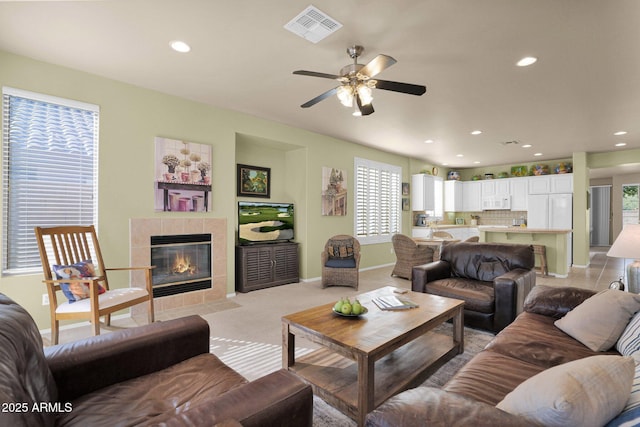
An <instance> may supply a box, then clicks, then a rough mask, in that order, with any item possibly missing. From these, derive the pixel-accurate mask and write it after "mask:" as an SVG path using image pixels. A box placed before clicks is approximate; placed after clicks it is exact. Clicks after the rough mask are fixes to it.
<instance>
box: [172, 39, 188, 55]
mask: <svg viewBox="0 0 640 427" xmlns="http://www.w3.org/2000/svg"><path fill="white" fill-rule="evenodd" d="M171 49H173V50H175V51H176V52H180V53H187V52H189V51H190V50H191V46H189V45H188V44H186V43H185V42H183V41H180V40H174V41H172V42H171Z"/></svg>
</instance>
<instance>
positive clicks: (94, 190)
mask: <svg viewBox="0 0 640 427" xmlns="http://www.w3.org/2000/svg"><path fill="white" fill-rule="evenodd" d="M12 98H23V99H26V100H28V102H33V103H45V104H49V105H48V106H44V107H42V106H37V107H35V106H34V107H33V110H34V111H36V114H38V115H39V116H26V118H24V117H23V121H22V123H25V122H27V123H29V124H31V123H34V122H35V123H37V125H39V126H41V128H43V129H38V130H39V131H40V132H41V134H44V135H46V136H45V137H40V139H39V140H36V139H35V138H36V137H35V136H32V134H31V133H30V134H29V137H28V138H29V139H28V140H29V141H32V140H33V141H35V142H33V146H32V147H26V148H25V144H23V145H22V146H18V145H15V144H19V143H20V142H24V141H25V140H27V139H24V140H22V141H21V140H20V137H16V138H12V137H11V135H10V129H13V128H14V125H13V124H12V123H9V121H10V120H14V121H15V120H16V117H15V116H14V115H13V114H16V115H18V114H24V110H18V111H17V112H15V113H13V112H12V111H10V109H9V106H10V105H11V103H12V101H11V99H12ZM14 101H15V99H14ZM34 105H35V104H34ZM56 107H57V108H56ZM21 108H24V105H23V106H21ZM49 109H50V110H51V112H53V114H56V113H57V115H60V116H64V117H65V118H70V117H73V118H76V117H80V116H81V115H82V116H83V117H84V118H85V119H87V120H90V121H91V120H92V121H91V122H89V123H90V124H88V125H87V124H84V125H83V127H82V128H80V126H78V127H75V128H74V125H73V124H71V125H66V123H65V124H63V123H61V125H60V126H59V127H57V128H53V131H51V132H49V129H52V126H51V123H52V122H54V123H55V119H56V118H57V115H55V116H52V115H51V114H50V111H49ZM68 109H73V110H81V111H78V112H73V111H72V112H69V110H68ZM42 110H46V111H45V112H44V113H43V111H42ZM18 118H19V117H18ZM74 123H75V122H74ZM99 125H100V107H99V106H97V105H94V104H89V103H85V102H80V101H75V100H70V99H65V98H59V97H55V96H51V95H45V94H41V93H36V92H30V91H26V90H22V89H16V88H12V87H8V86H3V87H2V174H1V177H0V180H1V181H0V188H2V193H3V194H2V214H1V215H2V218H1V221H2V222H1V224H2V225H1V227H2V241H1V243H0V245H1V246H0V249H1V251H2V255H1V262H2V264H1V266H0V267H1V269H0V271H1V274H2V276H18V275H26V274H33V273H37V272H39V271H41V270H42V267H41V265H40V257H39V253H38V246H37V243H36V239H35V234H34V232H33V227H32V226H35V225H39V226H50V225H65V224H67V222H65V221H59V222H57V221H55V220H53V221H50V222H49V223H46V221H45V222H41V221H38V218H37V215H38V214H37V213H36V214H34V217H35V220H36V221H38V223H37V224H34V223H33V222H34V221H33V219H28V218H27V219H24V218H23V216H27V217H28V215H24V214H25V213H26V212H28V209H29V208H27V207H15V206H11V205H12V203H13V201H15V200H23V199H28V200H30V201H33V199H34V197H33V196H31V197H29V196H24V194H25V193H27V194H30V195H31V194H32V192H31V191H33V190H38V189H39V190H40V191H44V192H45V194H49V195H51V197H50V198H44V199H43V200H42V205H43V206H47V205H46V204H47V203H49V204H50V205H53V203H51V202H52V201H59V200H60V197H59V194H58V195H57V196H58V199H57V200H56V199H55V197H56V194H55V193H53V192H47V191H46V190H47V185H46V180H42V179H41V180H40V181H39V182H40V184H39V182H38V180H33V182H26V183H25V178H24V177H25V176H26V175H29V173H28V172H29V169H28V165H29V162H26V161H25V160H24V158H25V157H29V156H30V150H32V151H31V153H33V156H34V157H36V156H37V159H38V162H35V161H34V171H37V172H40V173H42V171H43V170H44V169H45V168H47V167H50V165H51V164H52V163H50V160H43V158H46V156H47V150H45V149H43V146H44V144H45V143H44V141H47V143H48V144H49V145H50V146H51V147H52V149H51V150H50V151H51V152H52V153H54V154H55V155H54V154H52V156H51V158H52V159H54V160H55V163H54V166H55V165H59V166H58V167H59V168H60V169H56V173H58V171H60V170H61V169H63V168H62V166H63V164H64V163H68V162H69V158H71V159H73V158H74V157H73V155H78V154H77V151H78V150H77V147H79V146H83V145H84V147H86V146H87V142H83V141H89V143H88V144H90V147H89V149H87V150H86V151H84V152H81V153H80V156H82V159H83V161H85V162H86V159H87V158H89V159H91V162H90V163H89V164H88V165H86V164H84V165H83V169H82V170H80V172H79V169H71V168H68V169H67V170H62V172H60V173H62V174H64V176H66V177H69V178H67V179H66V180H65V179H62V180H61V184H62V186H61V190H60V191H61V192H62V191H65V184H66V185H67V186H68V185H70V183H71V182H73V180H74V179H75V180H76V181H81V182H82V186H81V187H80V188H81V189H82V190H86V189H88V190H89V191H83V192H82V193H80V194H81V195H82V196H83V197H77V199H76V200H74V199H68V200H64V203H63V206H62V207H60V208H59V211H58V213H64V212H65V210H68V209H69V206H70V205H71V206H72V207H76V208H77V211H78V212H80V213H79V214H76V215H75V216H74V223H77V222H78V221H75V218H78V217H83V219H84V221H82V222H87V223H88V222H90V223H91V224H97V221H98V150H99V134H100V132H99ZM22 126H23V127H24V125H22ZM32 127H34V128H35V126H32ZM15 128H16V129H17V131H18V132H20V131H21V130H22V129H21V128H20V125H15ZM68 129H78V131H77V134H79V135H84V140H79V139H77V138H76V139H75V140H74V139H73V138H69V139H55V140H54V139H47V137H51V134H53V133H56V132H59V134H64V135H66V134H65V133H64V132H65V131H67V130H68ZM86 135H90V136H89V137H87V136H86ZM87 138H88V139H87ZM49 141H53V142H49ZM71 142H74V144H73V146H71V147H69V145H70V143H71ZM16 147H18V148H16ZM16 149H17V150H19V153H18V154H16V151H14V150H16ZM65 149H66V150H67V151H65ZM25 153H26V154H25ZM20 155H22V160H21V159H20ZM56 156H57V157H58V159H59V160H56V159H55V157H56ZM62 159H64V160H62ZM51 161H53V160H51ZM25 165H26V168H25ZM21 168H23V169H21ZM24 170H26V171H27V172H25V171H24ZM82 171H84V174H83V175H81V178H78V174H79V173H80V174H82V173H83V172H82ZM37 172H35V173H37ZM67 172H68V174H67ZM71 177H74V178H71ZM27 181H28V180H27ZM87 183H88V184H87ZM14 188H18V189H14ZM34 193H35V194H37V192H34ZM16 194H18V195H17V196H16ZM87 200H88V203H87ZM10 201H12V202H11V203H10ZM74 203H75V206H73V204H74ZM32 206H33V204H32ZM82 207H84V209H81V208H82ZM87 212H89V213H88V214H87ZM55 213H56V212H55V210H54V215H52V218H55ZM21 214H22V215H21ZM14 217H17V218H20V220H13V219H12V218H14ZM14 221H15V222H14ZM18 221H20V222H18ZM54 222H55V223H54ZM81 225H90V224H85V223H83V224H81ZM16 252H19V253H20V254H22V253H26V254H25V255H24V261H21V262H17V261H15V259H17V256H16ZM21 258H22V255H21Z"/></svg>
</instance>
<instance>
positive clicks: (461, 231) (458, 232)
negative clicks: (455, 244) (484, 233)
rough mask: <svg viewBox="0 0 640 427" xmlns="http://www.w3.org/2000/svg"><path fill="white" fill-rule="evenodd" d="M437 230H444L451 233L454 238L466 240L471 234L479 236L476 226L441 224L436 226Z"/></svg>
mask: <svg viewBox="0 0 640 427" xmlns="http://www.w3.org/2000/svg"><path fill="white" fill-rule="evenodd" d="M438 231H446V232H447V233H449V234H451V236H452V237H453V238H454V239H457V240H467V239H468V238H469V237H471V236H479V235H480V232H479V231H478V227H460V226H458V227H451V228H446V227H443V226H440V227H438Z"/></svg>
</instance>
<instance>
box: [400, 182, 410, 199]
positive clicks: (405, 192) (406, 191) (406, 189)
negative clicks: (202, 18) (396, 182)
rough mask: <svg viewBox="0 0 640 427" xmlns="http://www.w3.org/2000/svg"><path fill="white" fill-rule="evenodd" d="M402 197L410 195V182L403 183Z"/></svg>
mask: <svg viewBox="0 0 640 427" xmlns="http://www.w3.org/2000/svg"><path fill="white" fill-rule="evenodd" d="M402 195H403V196H408V195H409V183H408V182H403V183H402Z"/></svg>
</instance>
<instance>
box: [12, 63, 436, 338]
mask: <svg viewBox="0 0 640 427" xmlns="http://www.w3.org/2000/svg"><path fill="white" fill-rule="evenodd" d="M0 64H1V66H0V85H2V86H9V87H14V88H18V89H23V90H28V91H33V92H39V93H43V94H47V95H52V96H58V97H62V98H68V99H74V100H78V101H83V102H87V103H92V104H96V105H98V106H100V152H99V194H98V197H99V214H98V215H99V217H98V232H99V234H100V242H101V246H102V251H103V255H104V258H105V261H106V262H107V263H108V264H109V265H112V266H125V265H129V219H130V218H143V217H145V218H151V217H166V216H169V215H170V217H171V218H178V217H184V218H193V217H215V218H226V219H227V230H226V233H227V251H228V253H229V254H233V253H234V245H235V241H236V227H237V219H236V215H237V214H236V209H237V207H236V204H237V200H238V199H237V197H236V184H235V176H236V163H248V164H251V165H258V166H267V167H271V168H272V177H273V182H272V188H271V192H272V197H271V200H273V201H292V202H294V203H296V241H298V242H300V245H301V276H302V278H315V277H319V276H320V252H321V251H322V249H323V247H324V244H325V242H326V240H327V239H328V238H329V237H330V236H332V235H334V234H342V233H345V234H352V233H353V194H354V193H353V184H354V180H353V178H354V175H353V158H354V157H355V156H358V157H363V158H367V159H371V160H376V161H380V162H385V163H390V164H394V165H398V166H401V167H402V169H403V181H405V182H409V181H410V179H409V178H410V175H411V173H412V172H413V173H415V172H417V171H418V170H420V169H421V168H425V167H428V168H429V169H430V168H431V166H432V165H428V164H425V163H424V162H422V161H419V160H416V159H409V158H406V157H403V156H399V155H394V154H389V153H386V152H383V151H380V150H376V149H373V148H368V147H364V146H361V145H357V144H353V143H349V142H346V141H342V140H338V139H335V138H329V137H326V136H323V135H319V134H315V133H311V132H308V131H304V130H301V129H296V128H292V127H288V126H284V125H281V124H278V123H275V122H270V121H266V120H261V119H257V118H255V117H253V116H248V115H245V114H240V113H237V112H233V111H230V110H224V109H220V108H215V107H211V106H208V105H205V104H201V103H197V102H193V101H189V100H186V99H182V98H178V97H174V96H170V95H166V94H162V93H159V92H155V91H151V90H147V89H142V88H139V87H136V86H132V85H128V84H124V83H121V82H117V81H113V80H109V79H105V78H102V77H99V76H96V75H92V74H87V73H84V72H80V71H77V70H73V69H69V68H64V67H60V66H56V65H52V64H48V63H43V62H38V61H34V60H32V59H29V58H25V57H22V56H17V55H13V54H10V53H7V52H2V51H0ZM156 136H163V137H167V138H175V139H180V140H185V141H190V142H196V143H201V144H210V145H211V146H212V147H213V149H212V152H213V164H212V170H211V176H212V187H213V190H212V201H211V212H208V213H204V212H203V213H191V214H187V213H184V214H180V213H164V212H155V211H154V200H153V198H154V191H153V179H154V175H155V172H154V138H155V137H156ZM323 166H327V167H334V168H339V169H344V170H346V171H347V180H348V191H349V199H348V211H347V212H348V214H347V215H346V216H343V217H327V216H322V215H321V205H320V203H321V172H322V167H323ZM262 200H265V199H262ZM410 217H411V213H410V212H403V232H404V233H407V234H408V233H410V230H411V223H410V221H411V219H410ZM393 262H395V255H394V254H393V253H392V252H391V244H390V243H389V244H377V245H365V246H363V249H362V261H361V267H362V268H368V267H374V266H378V265H384V264H389V263H393ZM227 276H228V281H227V293H233V292H234V290H235V284H234V283H235V277H234V257H233V256H229V257H228V262H227ZM41 280H42V276H41V274H33V275H23V276H14V277H8V276H4V277H2V278H1V280H0V292H2V293H5V294H7V295H8V296H10V297H11V298H14V299H15V300H16V301H18V302H19V303H20V304H22V305H23V306H24V307H26V308H27V310H28V311H29V312H30V313H31V314H32V316H33V317H34V318H35V319H36V322H37V323H38V326H39V327H40V328H42V329H44V328H49V327H50V324H49V310H48V307H44V306H42V305H41V296H42V294H43V293H45V292H46V290H45V286H44V285H43V284H42V283H41ZM114 285H115V286H118V285H116V284H115V283H114ZM123 285H124V284H123ZM112 286H113V285H112Z"/></svg>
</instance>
